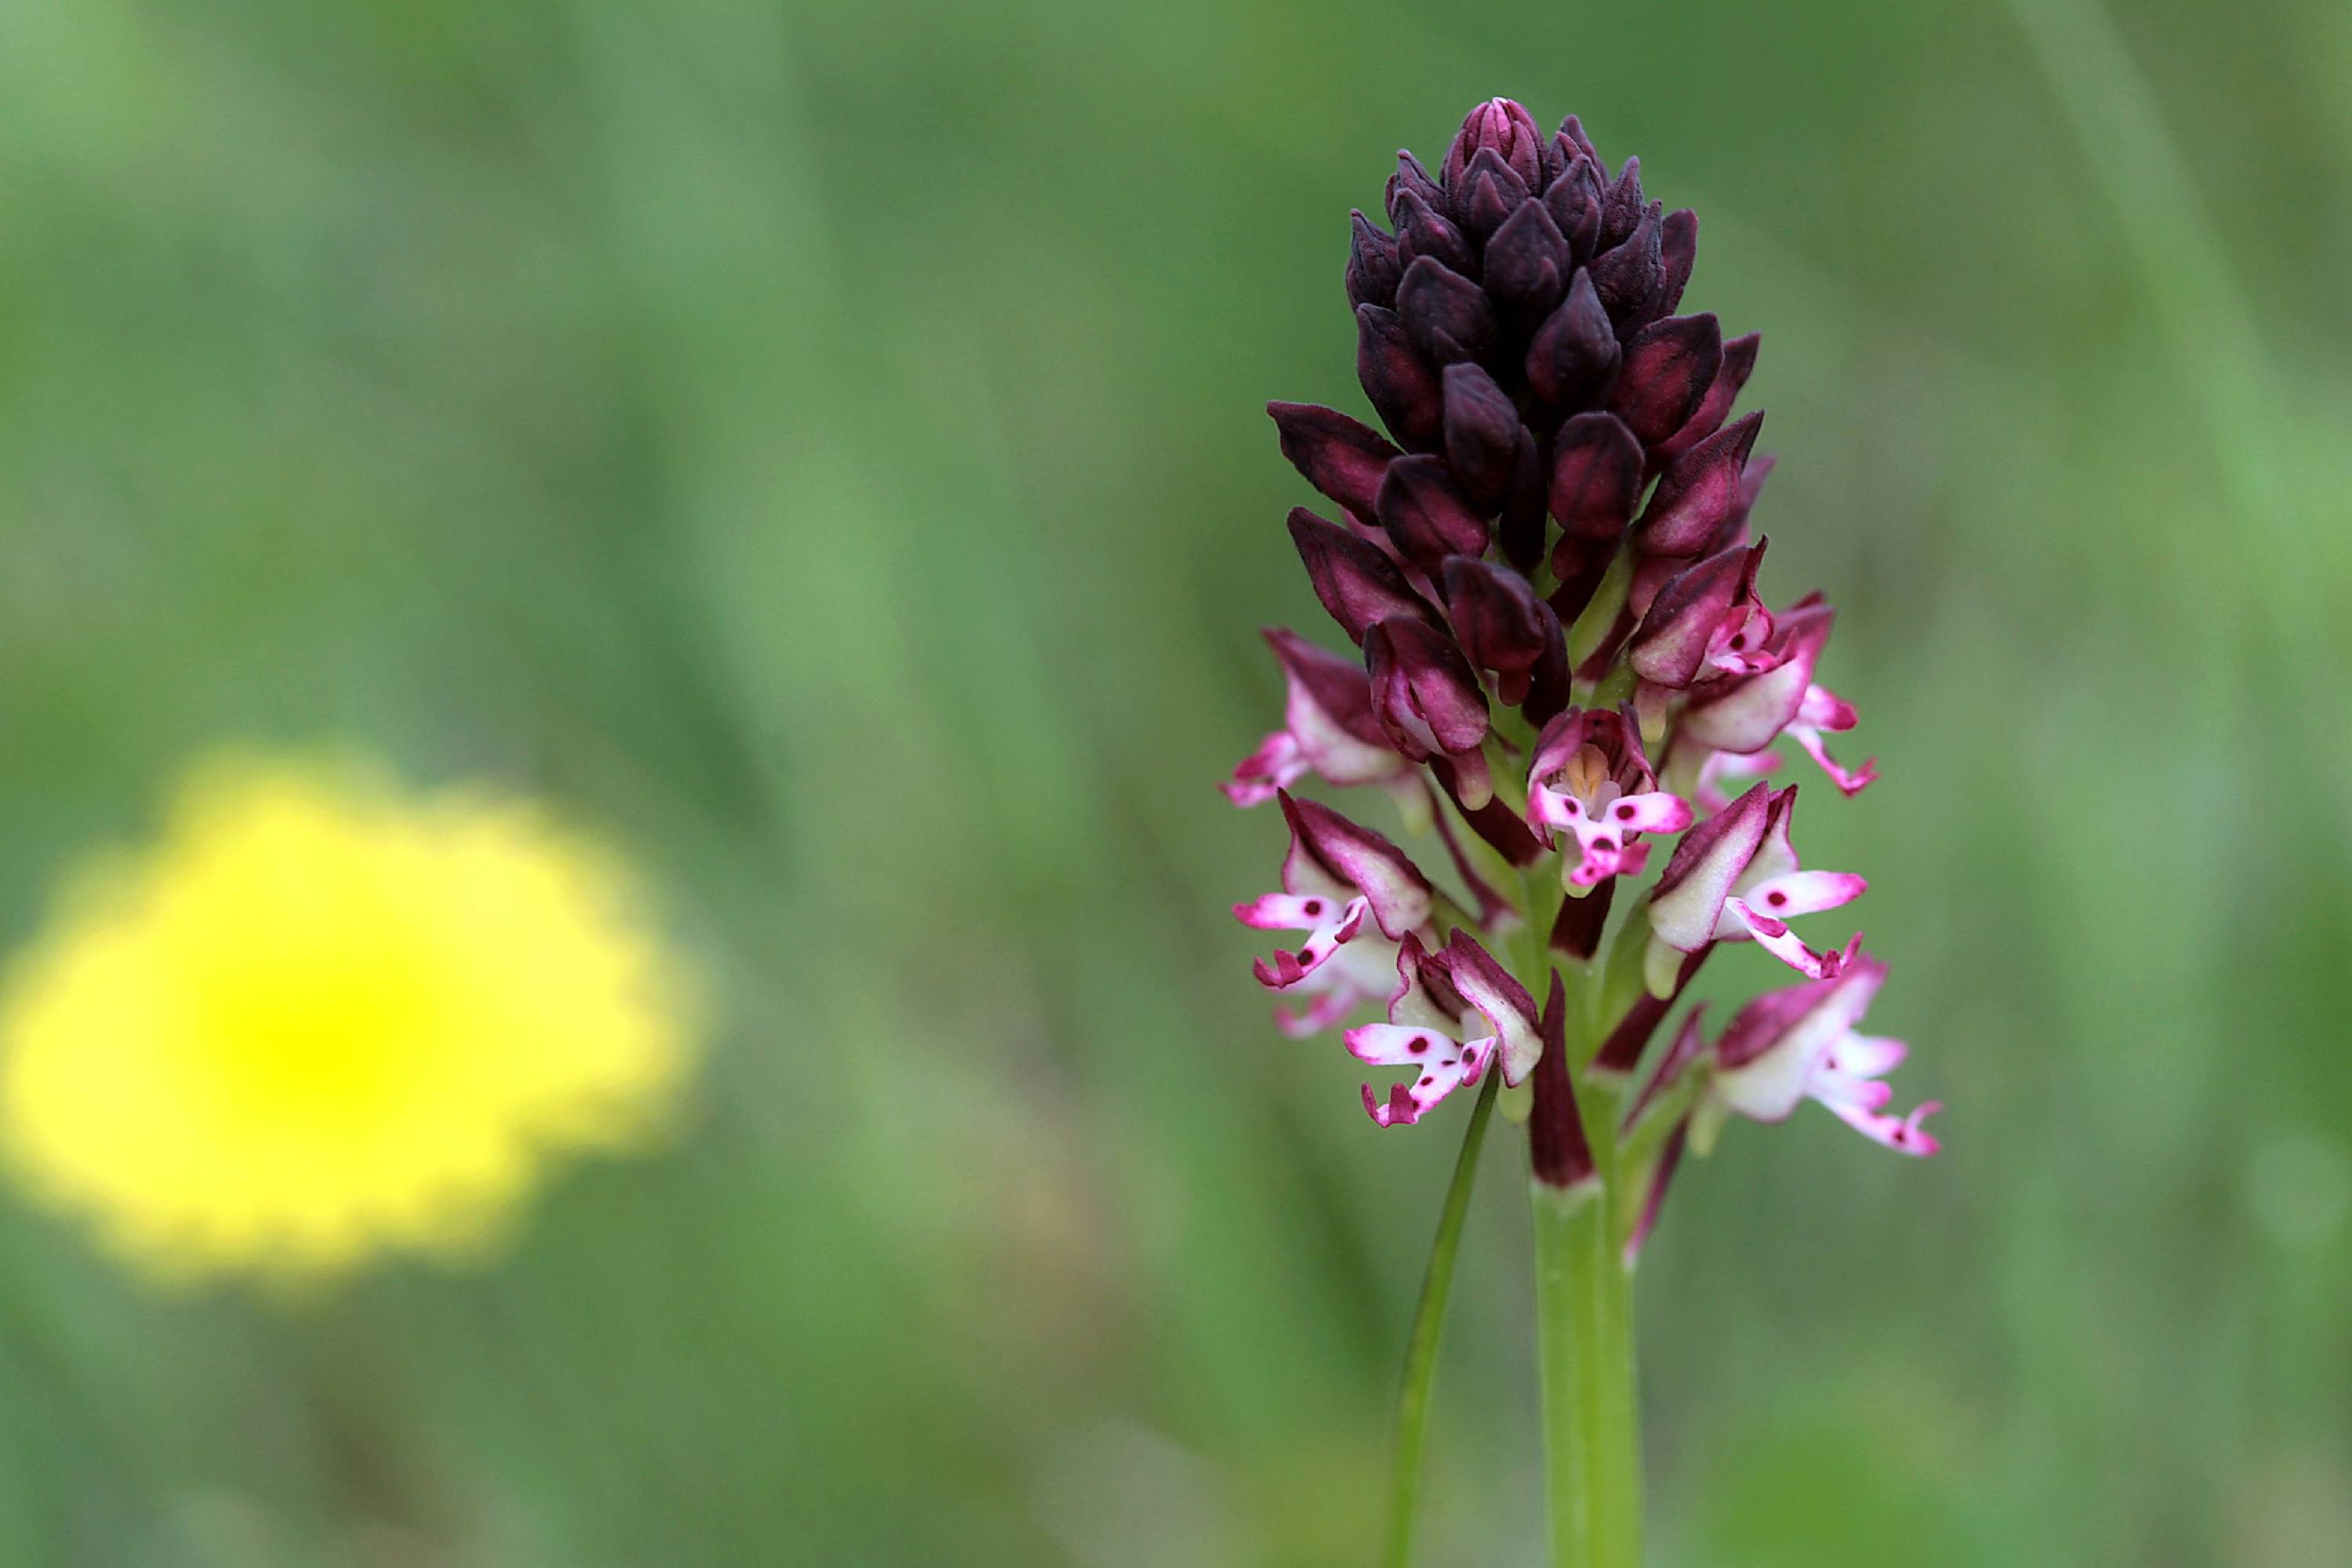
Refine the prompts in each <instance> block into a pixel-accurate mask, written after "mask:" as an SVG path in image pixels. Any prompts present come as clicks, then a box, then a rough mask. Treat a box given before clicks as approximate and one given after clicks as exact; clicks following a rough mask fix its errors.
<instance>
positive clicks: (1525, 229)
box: [1481, 202, 1572, 331]
mask: <svg viewBox="0 0 2352 1568" xmlns="http://www.w3.org/2000/svg"><path fill="white" fill-rule="evenodd" d="M1571 270H1572V268H1570V263H1569V252H1568V241H1567V240H1566V239H1564V238H1562V237H1561V236H1560V232H1559V225H1558V224H1556V223H1554V222H1553V221H1552V216H1551V214H1550V213H1549V212H1548V211H1547V210H1545V207H1544V205H1543V204H1542V203H1541V202H1528V203H1525V204H1523V205H1521V206H1520V207H1519V210H1518V211H1517V212H1515V213H1513V214H1512V215H1511V216H1510V217H1509V219H1508V220H1507V221H1506V222H1505V223H1504V225H1503V226H1502V227H1500V228H1498V229H1496V231H1495V233H1494V237H1492V238H1490V239H1489V240H1487V241H1486V271H1485V272H1484V273H1483V274H1481V279H1482V281H1483V284H1484V287H1485V288H1486V293H1487V295H1488V297H1489V298H1491V299H1492V300H1494V301H1495V303H1496V306H1497V307H1499V308H1500V310H1501V311H1502V314H1503V317H1504V319H1505V320H1506V321H1508V322H1509V323H1510V324H1511V325H1512V326H1513V327H1514V328H1516V329H1517V330H1519V331H1527V330H1528V329H1530V328H1532V327H1534V326H1536V325H1537V324H1538V323H1539V322H1540V321H1542V320H1543V319H1544V318H1545V317H1546V316H1548V315H1549V314H1550V313H1551V310H1552V307H1553V306H1555V305H1557V304H1559V301H1560V296H1561V295H1563V294H1565V293H1566V292H1567V291H1568V277H1569V274H1570V271H1571Z"/></svg>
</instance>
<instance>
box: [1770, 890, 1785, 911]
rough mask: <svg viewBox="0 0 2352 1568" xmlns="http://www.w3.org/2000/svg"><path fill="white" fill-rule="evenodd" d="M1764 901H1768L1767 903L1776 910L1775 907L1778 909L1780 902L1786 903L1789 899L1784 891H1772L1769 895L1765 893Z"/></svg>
mask: <svg viewBox="0 0 2352 1568" xmlns="http://www.w3.org/2000/svg"><path fill="white" fill-rule="evenodd" d="M1764 901H1765V902H1766V903H1768V904H1769V905H1771V906H1772V907H1773V908H1774V909H1776V910H1777V909H1779V908H1780V906H1781V905H1782V904H1785V903H1787V902H1788V901H1789V895H1788V894H1786V893H1772V894H1769V895H1767V896H1766V898H1765V900H1764Z"/></svg>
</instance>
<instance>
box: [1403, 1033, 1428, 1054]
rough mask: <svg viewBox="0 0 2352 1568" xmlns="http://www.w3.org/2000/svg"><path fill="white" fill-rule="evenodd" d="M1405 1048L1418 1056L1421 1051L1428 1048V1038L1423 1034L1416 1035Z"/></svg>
mask: <svg viewBox="0 0 2352 1568" xmlns="http://www.w3.org/2000/svg"><path fill="white" fill-rule="evenodd" d="M1405 1048H1406V1049H1407V1050H1410V1051H1411V1052H1412V1054H1413V1055H1414V1056H1419V1055H1421V1053H1422V1052H1423V1051H1425V1050H1427V1049H1429V1038H1428V1037H1427V1036H1425V1035H1416V1036H1415V1037H1413V1042H1412V1045H1410V1046H1408V1047H1405Z"/></svg>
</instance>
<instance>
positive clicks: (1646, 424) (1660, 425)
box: [1609, 315, 1723, 447]
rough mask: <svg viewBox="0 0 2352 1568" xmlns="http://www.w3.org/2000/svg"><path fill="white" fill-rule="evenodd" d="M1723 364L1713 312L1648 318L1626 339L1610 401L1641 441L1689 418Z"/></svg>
mask: <svg viewBox="0 0 2352 1568" xmlns="http://www.w3.org/2000/svg"><path fill="white" fill-rule="evenodd" d="M1722 368H1723V329H1722V327H1721V326H1720V325H1719V324H1718V323H1717V321H1716V319H1715V317H1714V316H1712V315H1701V316H1669V317H1667V318H1666V319H1665V320H1664V321H1653V322H1651V323H1650V324H1649V325H1648V326H1646V327H1643V329H1642V330H1641V331H1638V332H1636V333H1634V334H1633V338H1632V340H1631V341H1630V342H1627V343H1626V344H1625V363H1624V368H1623V369H1622V370H1620V371H1619V372H1618V373H1617V392H1616V395H1615V396H1613V397H1612V398H1611V399H1610V403H1609V406H1610V407H1611V408H1612V410H1614V411H1615V413H1616V415H1617V416H1618V417H1619V418H1621V419H1622V420H1624V421H1625V425H1626V427H1627V428H1629V429H1630V430H1632V431H1633V434H1634V435H1635V436H1637V437H1640V438H1641V442H1642V445H1643V446H1644V447H1656V446H1660V445H1662V444H1663V443H1664V441H1665V440H1666V438H1667V437H1671V436H1672V435H1674V434H1675V431H1677V430H1680V429H1681V428H1682V427H1683V426H1685V425H1687V424H1689V423H1690V420H1691V416H1693V415H1695V414H1696V413H1697V412H1698V409H1699V405H1700V404H1701V403H1702V402H1704V401H1705V400H1706V394H1707V389H1708V388H1709V387H1711V386H1713V385H1714V384H1715V378H1716V376H1717V374H1718V373H1719V372H1720V371H1721V370H1722Z"/></svg>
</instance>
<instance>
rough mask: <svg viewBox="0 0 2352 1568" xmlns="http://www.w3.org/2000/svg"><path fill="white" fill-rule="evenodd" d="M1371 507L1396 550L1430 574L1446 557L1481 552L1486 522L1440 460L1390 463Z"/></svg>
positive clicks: (1433, 458)
mask: <svg viewBox="0 0 2352 1568" xmlns="http://www.w3.org/2000/svg"><path fill="white" fill-rule="evenodd" d="M1375 509H1376V510H1377V511H1378V513H1379V516H1380V520H1381V527H1382V528H1384V529H1386V530H1387V531H1388V535H1389V542H1391V543H1392V544H1394V545H1395V546H1396V547H1397V551H1398V552H1399V553H1400V554H1402V556H1403V557H1404V558H1405V559H1406V560H1407V561H1410V562H1412V563H1413V564H1414V565H1416V566H1418V567H1420V568H1421V569H1422V570H1423V571H1424V572H1427V573H1430V574H1436V573H1437V572H1438V571H1439V570H1440V569H1441V568H1442V567H1443V565H1444V561H1445V558H1446V557H1447V556H1449V555H1473V556H1475V555H1484V554H1485V553H1486V518H1485V517H1484V516H1483V515H1481V514H1480V512H1479V510H1478V509H1477V508H1476V507H1475V506H1474V505H1472V504H1471V501H1470V498H1469V497H1468V496H1466V495H1464V494H1463V493H1462V487H1461V486H1460V485H1457V484H1456V483H1454V471H1453V469H1452V468H1449V467H1447V465H1446V462H1445V459H1444V458H1439V457H1434V456H1419V457H1411V458H1398V459H1397V460H1396V461H1395V462H1393V463H1391V464H1390V465H1389V471H1388V477H1387V478H1386V479H1382V480H1381V493H1380V497H1379V500H1377V501H1376V502H1375Z"/></svg>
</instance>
